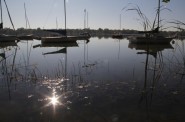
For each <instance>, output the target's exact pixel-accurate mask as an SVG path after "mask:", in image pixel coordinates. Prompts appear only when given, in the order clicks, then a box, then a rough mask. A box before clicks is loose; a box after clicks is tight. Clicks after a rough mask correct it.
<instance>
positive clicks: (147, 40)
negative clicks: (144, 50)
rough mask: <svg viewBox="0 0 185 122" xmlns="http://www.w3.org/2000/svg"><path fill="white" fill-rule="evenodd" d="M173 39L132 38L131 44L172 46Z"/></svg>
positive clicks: (130, 39)
mask: <svg viewBox="0 0 185 122" xmlns="http://www.w3.org/2000/svg"><path fill="white" fill-rule="evenodd" d="M172 39H173V38H165V37H132V38H129V42H130V43H132V44H170V42H171V41H172Z"/></svg>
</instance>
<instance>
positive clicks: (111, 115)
mask: <svg viewBox="0 0 185 122" xmlns="http://www.w3.org/2000/svg"><path fill="white" fill-rule="evenodd" d="M184 41H185V40H175V41H174V44H171V45H163V46H162V45H156V46H150V47H148V48H147V46H142V45H132V44H129V41H128V40H127V39H122V40H118V39H112V38H101V39H100V38H96V37H95V38H91V39H90V41H89V42H87V41H83V40H82V41H77V43H76V44H70V45H40V43H41V42H40V41H39V40H33V41H20V42H18V43H17V46H8V44H7V45H4V46H1V55H0V69H1V74H0V121H1V122H7V121H9V122H13V121H17V122H38V121H39V122H40V121H42V122H182V121H185V116H184V115H185V111H184V110H185V45H184V43H185V42H184ZM11 45H14V44H11ZM2 47H4V48H2ZM64 47H65V48H64ZM156 47H157V48H156Z"/></svg>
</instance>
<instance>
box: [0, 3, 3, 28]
mask: <svg viewBox="0 0 185 122" xmlns="http://www.w3.org/2000/svg"><path fill="white" fill-rule="evenodd" d="M0 9H1V23H0V26H2V28H3V12H2V2H1V0H0ZM0 28H1V27H0Z"/></svg>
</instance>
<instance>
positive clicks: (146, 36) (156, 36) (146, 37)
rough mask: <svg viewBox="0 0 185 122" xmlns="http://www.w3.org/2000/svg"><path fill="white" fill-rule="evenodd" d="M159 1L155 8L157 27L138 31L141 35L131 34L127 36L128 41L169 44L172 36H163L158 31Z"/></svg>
mask: <svg viewBox="0 0 185 122" xmlns="http://www.w3.org/2000/svg"><path fill="white" fill-rule="evenodd" d="M163 2H169V0H163ZM160 3H161V0H159V2H158V9H157V17H158V18H157V19H158V21H157V28H154V29H152V30H151V31H140V32H139V33H141V34H142V35H141V36H131V37H129V42H130V43H134V44H170V42H171V41H172V39H173V38H172V37H164V36H163V35H161V33H160V32H159V28H160V26H159V23H160V20H159V19H160Z"/></svg>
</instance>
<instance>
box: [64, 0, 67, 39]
mask: <svg viewBox="0 0 185 122" xmlns="http://www.w3.org/2000/svg"><path fill="white" fill-rule="evenodd" d="M64 15H65V33H66V37H67V31H66V0H64Z"/></svg>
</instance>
